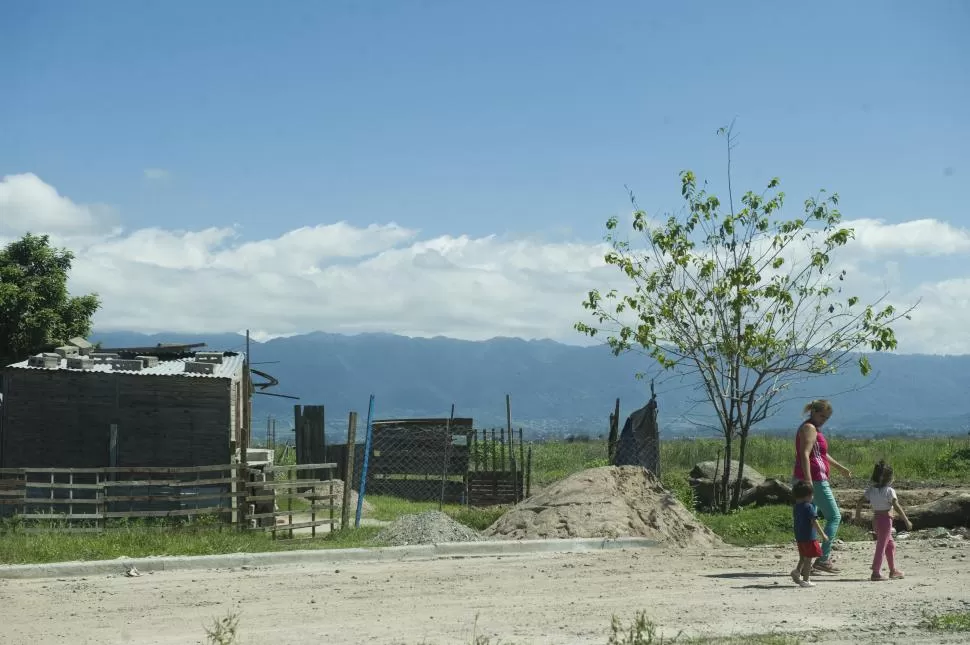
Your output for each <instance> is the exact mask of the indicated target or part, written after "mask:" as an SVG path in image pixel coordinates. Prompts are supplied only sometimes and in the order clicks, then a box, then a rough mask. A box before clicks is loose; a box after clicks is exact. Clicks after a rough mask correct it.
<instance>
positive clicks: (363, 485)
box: [354, 394, 374, 528]
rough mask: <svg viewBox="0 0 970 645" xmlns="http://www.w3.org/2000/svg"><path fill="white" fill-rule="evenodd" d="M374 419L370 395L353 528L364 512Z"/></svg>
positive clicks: (357, 525)
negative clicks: (362, 464)
mask: <svg viewBox="0 0 970 645" xmlns="http://www.w3.org/2000/svg"><path fill="white" fill-rule="evenodd" d="M373 418H374V395H373V394H371V395H370V404H369V405H368V406H367V438H366V439H365V440H364V467H363V468H361V470H360V494H359V495H358V496H357V516H356V517H355V518H354V527H355V528H358V527H360V515H361V513H363V511H364V494H365V493H366V492H367V467H368V465H369V464H370V448H371V438H372V437H373V428H372V427H371V421H372V420H373Z"/></svg>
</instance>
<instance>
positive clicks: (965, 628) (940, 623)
mask: <svg viewBox="0 0 970 645" xmlns="http://www.w3.org/2000/svg"><path fill="white" fill-rule="evenodd" d="M920 626H921V627H923V628H924V629H928V630H930V631H934V632H970V611H951V612H945V613H942V614H926V615H924V616H923V622H921V623H920Z"/></svg>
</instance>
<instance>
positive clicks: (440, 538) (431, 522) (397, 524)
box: [374, 511, 482, 546]
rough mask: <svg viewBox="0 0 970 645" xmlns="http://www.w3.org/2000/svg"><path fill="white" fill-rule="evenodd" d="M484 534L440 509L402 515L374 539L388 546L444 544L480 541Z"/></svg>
mask: <svg viewBox="0 0 970 645" xmlns="http://www.w3.org/2000/svg"><path fill="white" fill-rule="evenodd" d="M481 539H482V536H481V535H480V534H479V533H478V532H477V531H475V530H474V529H471V528H469V527H467V526H465V525H464V524H460V523H458V522H456V521H455V520H453V519H451V518H450V517H448V516H447V515H445V514H444V513H441V512H440V511H426V512H424V513H420V514H418V515H402V516H401V517H399V518H397V519H396V520H395V521H394V522H392V523H391V524H389V525H388V526H387V527H385V528H384V529H383V530H382V531H381V532H380V533H378V534H377V537H376V538H375V539H374V541H375V542H378V543H379V544H386V545H388V546H407V545H408V544H442V543H443V542H478V541H480V540H481Z"/></svg>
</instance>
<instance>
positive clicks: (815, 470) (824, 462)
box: [795, 430, 829, 482]
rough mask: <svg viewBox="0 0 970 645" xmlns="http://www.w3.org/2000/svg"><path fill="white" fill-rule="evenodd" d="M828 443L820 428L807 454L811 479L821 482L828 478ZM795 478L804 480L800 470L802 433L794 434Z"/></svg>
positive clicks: (803, 474)
mask: <svg viewBox="0 0 970 645" xmlns="http://www.w3.org/2000/svg"><path fill="white" fill-rule="evenodd" d="M828 454H829V444H828V442H827V441H826V440H825V435H823V434H822V431H821V430H817V434H816V435H815V445H814V446H812V452H811V453H809V455H808V466H809V468H811V469H812V481H813V482H823V481H826V480H828V478H829V460H828ZM795 479H800V480H802V481H806V480H807V478H806V477H805V473H803V472H802V433H801V432H799V433H798V434H796V435H795Z"/></svg>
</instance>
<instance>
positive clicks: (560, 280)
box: [0, 175, 970, 353]
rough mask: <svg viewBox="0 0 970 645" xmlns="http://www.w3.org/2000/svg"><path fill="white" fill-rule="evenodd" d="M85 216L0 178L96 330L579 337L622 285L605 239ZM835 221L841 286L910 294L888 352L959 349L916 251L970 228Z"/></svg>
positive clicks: (953, 320)
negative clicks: (62, 267) (580, 326)
mask: <svg viewBox="0 0 970 645" xmlns="http://www.w3.org/2000/svg"><path fill="white" fill-rule="evenodd" d="M99 213H100V211H99V210H98V209H96V208H93V207H90V206H84V205H79V204H75V203H74V202H72V201H71V200H69V199H67V198H65V197H63V196H60V195H58V194H57V191H56V190H54V188H52V187H51V186H48V185H47V184H45V183H44V182H43V181H41V180H40V179H39V178H37V177H35V176H34V175H13V176H8V177H5V178H3V180H2V181H0V237H4V238H6V240H9V239H10V238H12V237H13V236H15V235H18V234H20V233H22V232H23V231H25V230H28V229H29V230H32V231H34V232H47V233H51V234H52V237H53V238H54V239H55V241H56V242H57V243H58V244H62V245H66V246H69V247H70V248H72V249H73V250H74V251H75V253H76V256H77V259H76V261H75V265H74V271H73V273H72V280H71V288H72V290H73V291H74V292H77V293H79V292H89V291H96V292H98V293H99V294H100V295H101V296H102V299H103V301H104V306H103V308H102V310H101V311H100V312H99V313H98V315H97V318H96V321H95V322H96V326H97V327H99V328H101V329H130V330H137V331H147V332H152V331H173V332H217V331H238V330H239V329H245V328H247V327H248V328H250V329H252V330H258V332H255V334H254V335H255V337H258V338H270V337H273V336H279V335H289V334H294V333H302V332H307V331H313V330H325V331H332V332H360V331H386V332H394V333H401V334H407V335H414V336H434V335H445V336H453V337H458V338H467V339H483V338H489V337H493V336H522V337H526V338H542V337H546V338H554V339H557V340H563V341H566V342H573V343H579V342H582V341H583V339H582V337H580V336H579V335H578V334H577V333H576V332H575V331H573V329H572V325H573V323H574V322H575V321H576V320H578V319H580V318H582V317H583V315H584V311H583V310H582V307H581V302H582V300H583V298H584V297H585V295H586V293H587V292H588V291H589V290H590V289H592V288H603V289H606V288H609V287H610V286H623V285H624V283H623V281H622V277H621V276H620V275H619V272H618V271H617V269H615V268H614V267H608V266H606V265H605V264H604V262H603V255H604V253H605V251H606V247H605V245H604V244H602V243H595V242H589V243H585V242H563V241H548V240H543V239H541V238H537V237H534V238H528V239H522V238H506V237H501V236H495V235H493V236H485V237H470V236H457V237H454V236H439V237H434V238H428V237H422V236H421V235H420V234H419V232H418V231H415V230H412V229H408V228H405V227H402V226H399V225H397V224H394V223H388V224H372V225H371V226H368V227H366V228H361V227H356V226H353V225H351V224H349V223H347V222H336V223H332V224H323V225H318V226H308V227H303V228H300V229H297V230H293V231H289V232H285V233H282V234H281V235H279V236H277V237H273V238H268V239H262V240H248V241H247V240H243V239H241V237H240V234H239V232H238V231H237V230H235V229H232V228H205V229H199V230H193V231H179V230H167V229H162V228H145V229H139V230H134V231H127V232H126V231H122V230H120V229H111V228H110V226H108V225H107V224H105V223H104V222H103V219H102V218H101V217H100V215H99ZM848 224H849V225H851V226H854V227H855V228H856V231H857V239H856V240H855V241H854V242H852V243H851V244H850V245H849V246H848V247H846V248H845V249H843V251H842V252H840V254H839V256H838V262H839V264H840V265H844V266H846V267H848V268H850V269H851V271H850V277H851V278H852V280H851V282H850V284H851V288H853V289H857V291H856V292H854V293H857V295H860V296H862V297H863V298H869V299H871V298H874V297H878V296H879V295H881V294H882V292H883V290H884V288H887V287H888V288H889V289H890V290H891V291H892V292H893V293H892V296H893V300H894V301H896V302H898V303H901V304H904V303H909V302H913V301H915V300H916V299H918V298H922V299H923V302H922V304H921V306H920V308H919V309H918V310H917V312H916V314H915V316H914V318H913V321H912V322H908V323H905V324H900V325H899V326H898V328H897V335H898V336H899V339H900V348H899V349H900V351H904V352H931V353H945V352H950V353H967V352H970V338H968V337H967V336H966V334H965V333H964V329H965V328H966V327H967V326H968V324H970V269H968V268H966V267H961V268H957V269H953V268H952V266H951V269H950V274H943V275H935V276H933V275H930V274H929V273H928V272H930V271H932V270H933V266H931V265H933V263H934V260H933V259H932V258H927V257H925V256H926V255H946V254H949V255H957V254H960V253H963V252H965V251H966V250H967V248H968V247H967V244H968V239H970V237H968V235H970V233H968V231H966V230H963V229H958V228H955V227H953V226H951V225H948V224H946V223H945V222H939V221H936V220H929V219H924V220H915V221H911V222H904V223H901V224H885V223H883V222H879V221H874V220H859V221H856V222H849V223H848ZM2 241H5V240H0V242H2ZM913 263H916V264H913ZM955 264H956V263H952V262H951V265H955ZM934 266H935V265H934ZM914 269H918V270H919V274H920V277H914ZM954 271H955V272H956V273H957V274H956V275H953V272H954Z"/></svg>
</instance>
